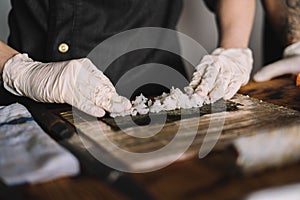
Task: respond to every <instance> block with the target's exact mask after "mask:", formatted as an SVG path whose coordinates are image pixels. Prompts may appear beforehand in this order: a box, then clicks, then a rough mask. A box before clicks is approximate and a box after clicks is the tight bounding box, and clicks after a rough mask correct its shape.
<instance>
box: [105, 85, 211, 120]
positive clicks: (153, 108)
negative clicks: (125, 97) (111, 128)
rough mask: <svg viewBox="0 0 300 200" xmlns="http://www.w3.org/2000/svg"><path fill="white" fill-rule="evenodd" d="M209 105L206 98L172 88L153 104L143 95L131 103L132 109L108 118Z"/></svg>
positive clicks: (155, 99) (113, 114) (156, 98)
mask: <svg viewBox="0 0 300 200" xmlns="http://www.w3.org/2000/svg"><path fill="white" fill-rule="evenodd" d="M208 103H210V101H209V99H208V98H203V97H201V96H199V95H197V94H190V95H189V94H186V93H183V92H182V91H181V90H180V89H178V88H174V87H172V88H171V90H170V93H163V94H162V95H161V96H158V97H155V98H154V102H153V101H152V100H148V98H146V97H145V96H144V95H143V94H141V95H140V96H137V97H136V99H135V100H134V101H132V108H131V109H130V110H128V111H125V112H122V113H111V114H110V116H111V117H113V118H115V117H118V116H126V115H132V116H135V115H138V114H140V115H145V114H148V113H149V112H151V113H159V112H161V111H169V110H175V109H180V108H184V109H188V108H197V107H201V106H203V105H204V104H208Z"/></svg>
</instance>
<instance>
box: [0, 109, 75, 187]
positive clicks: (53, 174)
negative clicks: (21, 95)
mask: <svg viewBox="0 0 300 200" xmlns="http://www.w3.org/2000/svg"><path fill="white" fill-rule="evenodd" d="M78 173H79V162H78V160H77V159H76V158H75V157H74V156H73V155H72V154H71V153H69V152H68V151H66V150H65V149H64V148H62V147H61V146H59V145H58V144H57V143H56V142H55V141H54V140H53V139H52V138H50V137H49V136H48V135H47V134H46V133H45V132H44V131H43V130H42V129H41V128H40V127H39V126H38V124H37V123H36V122H35V121H34V120H33V118H32V116H31V115H30V113H29V112H28V111H27V109H26V108H25V107H24V106H22V105H21V104H12V105H10V106H0V177H1V179H2V180H3V181H4V183H5V184H7V185H14V184H21V183H39V182H44V181H48V180H52V179H56V178H59V177H63V176H73V175H76V174H78Z"/></svg>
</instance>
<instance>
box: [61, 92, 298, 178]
mask: <svg viewBox="0 0 300 200" xmlns="http://www.w3.org/2000/svg"><path fill="white" fill-rule="evenodd" d="M231 101H233V102H235V103H236V104H235V105H237V109H229V111H228V109H227V111H224V112H220V110H219V111H218V112H215V113H212V114H205V115H202V116H200V115H191V116H190V117H182V119H181V120H175V121H167V122H165V121H164V120H166V117H165V118H163V117H162V118H161V119H160V120H162V121H161V123H159V122H157V121H156V122H155V123H154V122H153V123H150V124H149V125H142V126H138V125H135V124H134V123H132V120H131V118H126V120H127V121H128V123H129V121H130V122H131V123H132V126H128V123H125V124H126V126H125V127H123V128H121V129H116V128H115V127H112V126H110V125H109V124H108V123H106V122H104V121H102V120H99V119H96V118H92V117H89V116H86V115H85V114H83V113H80V112H77V111H76V112H73V113H72V112H63V113H61V116H62V117H63V118H65V119H66V120H68V121H69V122H71V123H72V124H74V125H75V126H76V128H77V130H78V132H79V135H81V136H82V140H83V142H84V143H85V145H86V147H87V148H89V149H91V151H92V153H94V154H95V155H96V154H101V158H100V159H103V158H109V159H111V160H115V161H116V162H118V163H121V165H122V166H123V167H124V166H125V167H126V168H127V169H128V171H131V172H132V171H137V172H144V171H151V170H153V169H158V168H160V167H163V166H165V165H166V164H169V163H170V162H172V161H174V160H176V159H178V158H180V160H182V159H187V158H190V157H191V156H197V155H199V151H200V157H204V156H205V155H206V154H207V153H209V152H210V150H211V149H212V148H214V149H222V148H225V147H226V146H227V145H229V144H230V143H231V142H232V141H233V140H234V139H236V138H237V137H243V136H249V135H254V134H263V133H266V132H268V131H272V130H274V129H278V128H282V129H284V128H288V127H290V126H299V129H298V130H300V112H298V111H294V110H291V109H288V108H285V107H282V106H277V105H274V104H270V103H266V102H263V101H260V100H257V99H254V98H250V97H248V96H244V95H236V96H235V97H234V98H233V99H232V100H231ZM224 105H225V106H228V104H224ZM212 109H217V108H212ZM225 110H226V109H225ZM154 121H155V120H154ZM121 122H122V123H123V124H124V119H122V120H121ZM122 123H121V125H122ZM294 130H295V129H294ZM296 130H297V129H296ZM143 136H148V137H146V138H143ZM174 140H175V143H174ZM215 143H216V145H215ZM111 144H113V145H111ZM166 146H168V148H166ZM95 149H97V150H95ZM120 149H121V151H120ZM124 152H125V153H124ZM153 152H154V153H153ZM128 153H133V154H135V155H138V156H128V155H131V154H128ZM150 154H151V155H150ZM141 155H142V156H141ZM139 157H142V158H139Z"/></svg>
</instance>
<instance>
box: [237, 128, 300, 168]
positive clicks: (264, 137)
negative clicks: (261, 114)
mask: <svg viewBox="0 0 300 200" xmlns="http://www.w3.org/2000/svg"><path fill="white" fill-rule="evenodd" d="M233 144H234V146H235V148H236V149H237V151H238V155H239V156H238V159H237V164H238V165H239V166H240V167H241V168H242V170H243V171H244V172H246V173H248V172H250V173H251V172H255V171H260V170H264V169H267V168H273V167H280V166H284V165H287V164H290V163H293V162H297V161H299V160H300V125H297V124H296V125H291V126H287V127H282V128H273V129H272V130H265V131H260V133H257V134H256V135H253V136H250V137H241V138H238V139H236V140H235V141H234V143H233Z"/></svg>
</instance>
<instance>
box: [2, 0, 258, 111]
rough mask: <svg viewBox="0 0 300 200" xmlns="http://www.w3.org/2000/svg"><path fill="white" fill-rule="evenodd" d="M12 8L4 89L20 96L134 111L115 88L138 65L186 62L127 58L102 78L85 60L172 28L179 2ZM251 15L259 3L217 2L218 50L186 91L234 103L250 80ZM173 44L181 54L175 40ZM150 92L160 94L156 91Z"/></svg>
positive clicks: (43, 1)
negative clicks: (140, 31) (141, 31)
mask: <svg viewBox="0 0 300 200" xmlns="http://www.w3.org/2000/svg"><path fill="white" fill-rule="evenodd" d="M11 4H12V10H11V12H10V15H9V26H10V36H9V40H8V45H6V44H5V43H3V42H0V72H1V74H2V79H3V80H2V81H3V85H4V87H5V88H6V89H7V90H8V91H10V92H11V93H13V94H15V95H19V96H27V97H30V98H32V99H34V100H36V101H40V102H56V103H68V104H71V105H73V106H75V107H77V108H78V109H80V110H82V111H84V112H86V113H88V114H90V115H93V116H96V117H102V116H103V115H104V114H105V112H115V113H118V112H123V111H124V110H127V109H130V107H131V104H130V102H129V100H128V99H127V98H128V97H124V96H122V95H120V94H119V93H118V92H117V90H116V88H115V87H114V84H115V83H116V82H117V81H118V79H120V77H121V76H122V75H124V74H125V73H126V72H127V71H128V70H130V69H132V68H133V67H134V66H137V65H141V64H144V63H162V64H166V65H168V66H172V67H173V68H174V69H175V70H176V71H178V72H180V73H182V74H184V70H183V68H182V66H183V65H182V62H181V59H178V57H174V55H172V54H170V53H168V52H163V51H157V50H153V49H145V50H142V51H138V52H133V53H132V54H128V55H125V56H123V57H122V58H120V60H118V61H117V62H115V63H114V66H112V67H110V68H109V70H107V71H104V73H103V72H102V71H100V70H98V68H97V67H98V66H97V67H96V66H95V65H94V64H93V63H92V62H91V61H90V60H89V59H87V58H86V56H87V55H88V54H89V52H91V51H92V49H93V48H94V47H95V46H96V45H97V44H99V43H101V42H102V41H104V40H105V39H107V38H109V37H110V36H113V35H115V34H117V33H120V32H122V31H125V30H129V29H133V28H138V27H162V28H168V29H175V27H176V24H177V21H178V18H179V15H180V11H181V8H182V1H181V0H143V1H136V0H110V1H106V0H101V1H99V0H87V1H82V0H53V1H48V0H39V1H36V0H26V1H19V0H11ZM208 4H210V3H209V1H208ZM254 15H255V0H247V1H240V0H220V1H218V2H217V7H216V16H217V17H216V18H217V24H218V29H219V45H218V48H217V49H216V50H214V51H213V52H212V53H211V54H210V55H207V56H204V58H203V59H202V60H201V62H200V63H199V65H198V66H197V67H196V69H195V72H194V74H193V77H192V80H191V82H190V83H189V87H188V89H189V90H188V91H189V92H195V93H197V94H199V95H200V96H203V97H206V96H208V97H209V98H210V100H211V101H215V100H217V99H220V98H225V99H229V98H231V97H232V96H233V95H234V94H235V93H236V92H237V91H238V90H239V88H240V87H241V86H242V85H245V84H246V83H247V82H248V81H249V77H250V73H251V70H252V65H253V58H252V52H251V50H250V49H249V48H248V43H249V38H250V33H251V30H252V24H253V20H254ZM173 45H174V46H178V48H179V43H178V41H177V39H176V38H175V39H174V44H173ZM104 53H105V52H104ZM104 56H105V55H104ZM153 88H154V89H153ZM149 90H150V91H151V90H152V91H155V92H160V91H162V89H157V87H156V86H155V87H152V89H151V88H150V89H149Z"/></svg>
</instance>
